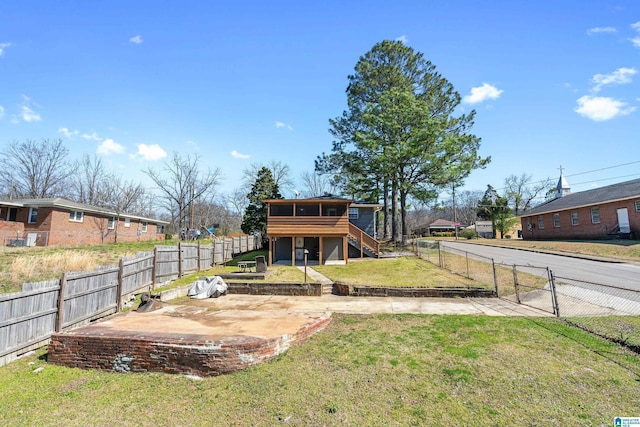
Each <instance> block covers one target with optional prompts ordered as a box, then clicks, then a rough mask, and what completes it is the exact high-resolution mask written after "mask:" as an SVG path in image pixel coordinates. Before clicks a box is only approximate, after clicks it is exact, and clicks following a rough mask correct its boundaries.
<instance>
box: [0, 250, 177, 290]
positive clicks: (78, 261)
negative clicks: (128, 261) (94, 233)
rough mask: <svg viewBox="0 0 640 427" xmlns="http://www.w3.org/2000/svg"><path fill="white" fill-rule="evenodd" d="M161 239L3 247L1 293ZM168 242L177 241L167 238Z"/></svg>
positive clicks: (123, 254) (108, 261)
mask: <svg viewBox="0 0 640 427" xmlns="http://www.w3.org/2000/svg"><path fill="white" fill-rule="evenodd" d="M160 244H165V242H163V241H145V242H127V243H109V244H104V245H83V246H72V247H56V246H50V247H44V248H43V247H35V248H3V249H2V250H1V251H0V293H8V292H19V291H20V290H21V289H22V284H23V283H27V282H37V281H42V280H52V279H59V278H60V276H61V275H62V272H63V271H85V270H93V269H94V268H95V267H98V266H104V265H113V264H117V263H118V261H119V259H120V258H121V257H131V256H135V254H136V253H137V252H148V251H153V248H154V246H156V245H160ZM166 244H168V245H173V244H177V242H166Z"/></svg>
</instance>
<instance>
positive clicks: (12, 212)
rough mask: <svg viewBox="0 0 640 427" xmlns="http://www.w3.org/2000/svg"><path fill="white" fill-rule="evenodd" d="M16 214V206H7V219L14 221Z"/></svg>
mask: <svg viewBox="0 0 640 427" xmlns="http://www.w3.org/2000/svg"><path fill="white" fill-rule="evenodd" d="M17 216H18V209H17V208H9V209H8V211H7V221H15V220H16V218H17Z"/></svg>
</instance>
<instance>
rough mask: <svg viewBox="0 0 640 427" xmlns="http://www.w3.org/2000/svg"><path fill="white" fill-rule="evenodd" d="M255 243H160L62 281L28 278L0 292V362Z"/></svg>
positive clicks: (254, 240)
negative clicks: (19, 288)
mask: <svg viewBox="0 0 640 427" xmlns="http://www.w3.org/2000/svg"><path fill="white" fill-rule="evenodd" d="M242 241H244V244H242ZM234 245H237V246H234ZM257 247H258V239H257V238H254V237H252V236H251V237H249V236H245V237H243V238H239V237H238V238H234V239H221V240H220V241H214V242H212V243H211V244H210V245H201V244H200V243H199V242H198V243H197V244H193V243H189V244H184V243H180V244H178V246H156V247H155V249H154V251H153V252H152V253H150V252H140V253H138V254H137V255H136V256H135V257H131V258H121V259H120V262H119V263H118V264H117V265H111V266H102V267H98V268H97V269H95V270H93V271H81V272H70V273H64V274H63V275H62V277H61V278H60V280H52V281H47V282H37V283H25V284H24V285H23V286H22V292H15V293H11V294H0V366H2V365H4V364H6V363H9V362H10V361H11V360H14V359H15V358H16V357H17V356H19V355H20V354H23V353H25V352H27V351H29V350H32V349H34V348H38V347H41V346H42V345H45V344H47V343H48V341H49V339H50V337H51V335H52V334H53V333H54V332H57V331H61V330H63V329H67V328H72V327H76V326H79V325H83V324H86V323H87V322H89V321H91V320H94V319H97V318H100V317H104V316H106V315H108V314H111V313H114V312H117V311H119V310H120V309H121V308H122V306H123V301H124V300H125V299H126V298H127V296H130V295H132V294H134V293H136V292H138V291H140V290H142V289H149V288H153V287H154V286H155V285H156V283H162V282H165V281H168V280H171V279H175V278H178V277H181V276H183V275H185V274H188V273H190V272H194V271H201V270H206V269H209V268H210V267H211V266H212V265H214V264H222V263H224V262H226V261H227V260H229V259H231V254H232V253H237V252H236V251H239V250H241V249H243V248H244V249H248V250H253V249H255V248H257Z"/></svg>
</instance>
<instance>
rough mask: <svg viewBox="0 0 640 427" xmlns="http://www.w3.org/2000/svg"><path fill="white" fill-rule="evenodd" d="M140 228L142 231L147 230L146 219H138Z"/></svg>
mask: <svg viewBox="0 0 640 427" xmlns="http://www.w3.org/2000/svg"><path fill="white" fill-rule="evenodd" d="M140 228H141V229H142V232H143V233H146V232H147V221H140Z"/></svg>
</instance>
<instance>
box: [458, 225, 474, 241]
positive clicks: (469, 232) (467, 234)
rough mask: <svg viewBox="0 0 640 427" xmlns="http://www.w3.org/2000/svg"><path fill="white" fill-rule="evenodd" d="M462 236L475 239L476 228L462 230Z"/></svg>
mask: <svg viewBox="0 0 640 427" xmlns="http://www.w3.org/2000/svg"><path fill="white" fill-rule="evenodd" d="M460 236H461V237H464V238H465V239H467V240H471V239H475V238H476V237H477V235H476V230H474V229H473V228H465V229H464V230H462V231H461V232H460Z"/></svg>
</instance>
